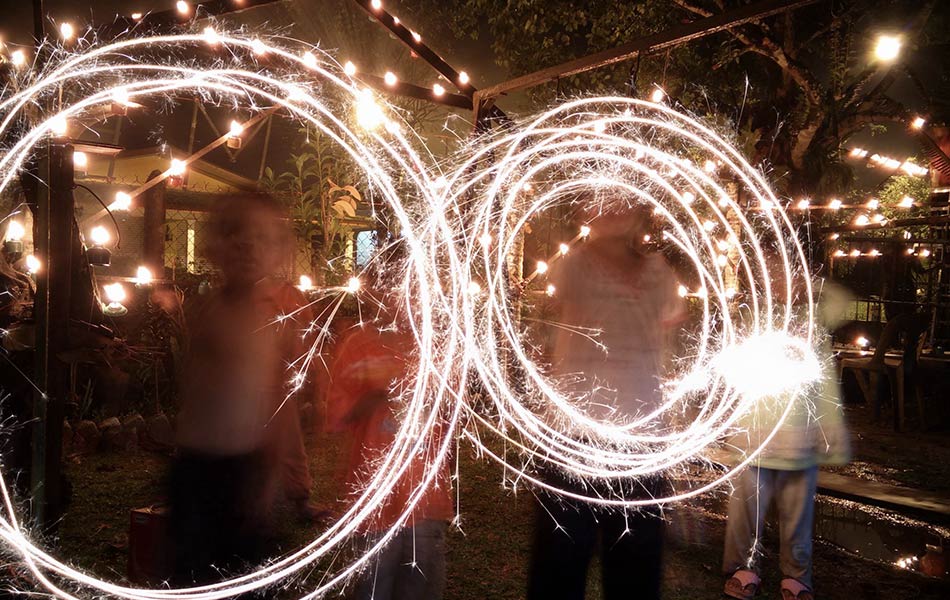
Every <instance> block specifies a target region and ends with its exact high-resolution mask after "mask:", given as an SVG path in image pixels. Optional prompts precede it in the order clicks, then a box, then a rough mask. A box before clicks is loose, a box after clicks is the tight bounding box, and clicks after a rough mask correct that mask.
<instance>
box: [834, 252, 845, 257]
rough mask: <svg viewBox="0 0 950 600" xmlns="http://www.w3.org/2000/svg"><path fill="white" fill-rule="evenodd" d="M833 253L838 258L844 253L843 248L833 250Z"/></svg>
mask: <svg viewBox="0 0 950 600" xmlns="http://www.w3.org/2000/svg"><path fill="white" fill-rule="evenodd" d="M834 255H835V256H837V257H839V258H840V257H842V256H844V255H845V254H844V250H835V253H834Z"/></svg>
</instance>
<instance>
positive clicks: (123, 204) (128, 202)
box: [109, 191, 132, 210]
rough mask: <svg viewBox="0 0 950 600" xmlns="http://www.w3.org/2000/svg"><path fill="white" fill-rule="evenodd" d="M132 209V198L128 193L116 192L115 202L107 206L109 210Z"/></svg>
mask: <svg viewBox="0 0 950 600" xmlns="http://www.w3.org/2000/svg"><path fill="white" fill-rule="evenodd" d="M130 208H132V196H131V195H129V193H128V192H122V191H119V192H116V193H115V200H113V201H112V204H110V205H109V210H129V209H130Z"/></svg>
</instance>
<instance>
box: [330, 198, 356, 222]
mask: <svg viewBox="0 0 950 600" xmlns="http://www.w3.org/2000/svg"><path fill="white" fill-rule="evenodd" d="M346 198H349V196H346ZM333 210H335V211H336V212H337V213H338V214H341V215H344V216H347V217H350V218H353V217H355V216H356V208H355V204H353V203H351V202H347V201H346V200H337V201H336V202H334V203H333Z"/></svg>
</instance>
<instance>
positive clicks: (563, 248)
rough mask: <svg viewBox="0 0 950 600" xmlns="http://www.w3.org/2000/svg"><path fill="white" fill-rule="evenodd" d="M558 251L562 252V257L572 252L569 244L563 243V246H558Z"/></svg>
mask: <svg viewBox="0 0 950 600" xmlns="http://www.w3.org/2000/svg"><path fill="white" fill-rule="evenodd" d="M558 250H559V251H560V253H561V254H562V255H564V254H567V253H568V252H570V251H571V247H570V246H568V245H567V244H564V243H561V245H560V246H558Z"/></svg>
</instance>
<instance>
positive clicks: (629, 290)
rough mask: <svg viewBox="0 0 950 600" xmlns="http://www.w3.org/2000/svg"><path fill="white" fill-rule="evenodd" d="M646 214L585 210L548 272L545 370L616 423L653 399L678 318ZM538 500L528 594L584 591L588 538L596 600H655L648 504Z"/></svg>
mask: <svg viewBox="0 0 950 600" xmlns="http://www.w3.org/2000/svg"><path fill="white" fill-rule="evenodd" d="M650 218H651V217H650V215H649V212H648V211H647V210H646V209H644V208H643V207H625V208H620V209H613V210H611V211H609V212H605V213H604V214H598V215H596V216H594V217H593V218H592V219H591V220H589V225H590V228H591V233H590V235H589V238H588V240H587V241H585V242H584V243H583V244H580V245H579V246H578V247H576V248H573V249H571V251H570V252H569V253H568V254H566V255H565V256H564V257H563V258H561V259H559V260H558V261H557V262H556V263H554V264H553V265H552V267H551V271H550V277H549V280H550V282H551V283H552V284H553V285H554V288H555V292H554V297H553V299H554V303H555V307H554V317H553V320H554V321H556V322H559V323H560V324H562V326H561V327H558V328H557V330H556V332H555V333H554V335H553V347H552V351H551V356H550V362H551V372H552V373H551V374H552V376H553V377H555V378H556V379H557V380H558V381H559V384H560V387H561V389H562V390H563V391H564V392H565V393H567V394H570V395H573V396H576V397H585V398H589V402H587V405H586V406H582V407H579V408H580V409H581V410H583V411H584V412H585V413H586V416H588V417H590V418H593V419H595V420H597V421H600V422H603V423H604V424H614V425H622V424H624V423H626V422H629V421H630V420H631V419H632V418H635V417H637V416H639V415H642V414H646V413H649V412H650V411H652V410H653V409H654V408H656V407H658V406H659V405H660V403H661V402H662V394H661V392H660V384H661V377H662V376H663V374H664V371H665V364H664V363H665V362H666V358H667V356H668V351H669V347H670V342H671V339H672V331H673V329H674V327H675V326H676V325H677V324H678V323H680V322H681V321H682V320H683V318H684V317H685V304H684V301H683V299H682V298H680V297H679V295H678V294H677V280H676V277H675V275H674V273H673V270H672V269H671V268H670V266H669V265H668V264H667V262H666V260H665V259H664V258H663V257H662V256H660V255H659V254H657V253H653V252H650V251H649V248H648V247H647V245H646V243H645V241H644V239H645V237H644V236H645V234H646V233H647V232H648V231H649V228H648V225H649V223H650ZM591 332H593V333H591ZM569 433H570V432H569ZM572 435H574V434H573V433H572ZM581 435H583V434H581ZM544 476H545V477H546V479H548V481H549V483H551V484H552V485H554V486H556V487H558V488H561V489H567V490H570V491H574V492H577V493H588V494H589V493H590V489H589V488H587V487H586V485H583V484H579V483H577V482H573V481H571V480H569V479H567V478H566V477H565V476H564V475H562V474H553V473H547V474H545V475H544ZM658 484H659V482H656V481H651V480H640V481H630V482H627V484H625V485H624V486H623V487H624V488H625V492H624V494H626V495H628V497H629V495H630V494H633V493H636V492H635V491H634V490H640V493H646V494H654V493H656V492H657V490H658V487H659V485H658ZM595 486H596V484H595ZM538 500H539V506H538V510H537V511H536V512H537V516H536V523H535V535H534V548H533V552H532V559H531V565H530V569H529V575H528V598H529V600H542V599H543V600H557V599H565V600H567V599H571V600H574V599H582V598H584V594H585V589H586V587H587V570H588V566H589V564H590V560H591V557H592V556H593V554H594V552H595V549H596V546H597V544H598V542H599V543H600V545H601V551H600V556H601V563H602V567H603V591H604V598H605V599H606V600H615V599H620V598H624V599H628V598H638V599H650V598H659V595H660V579H661V574H662V558H661V556H662V543H663V526H662V521H661V518H660V516H659V514H658V512H657V511H656V509H647V508H644V509H640V510H639V511H634V512H630V513H625V512H623V511H617V510H610V509H600V508H596V507H591V506H587V505H585V504H584V503H582V502H579V501H574V500H570V499H567V498H561V497H558V496H557V495H556V494H552V493H548V492H545V491H543V490H542V491H541V492H540V493H539V494H538ZM598 538H599V540H598Z"/></svg>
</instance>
